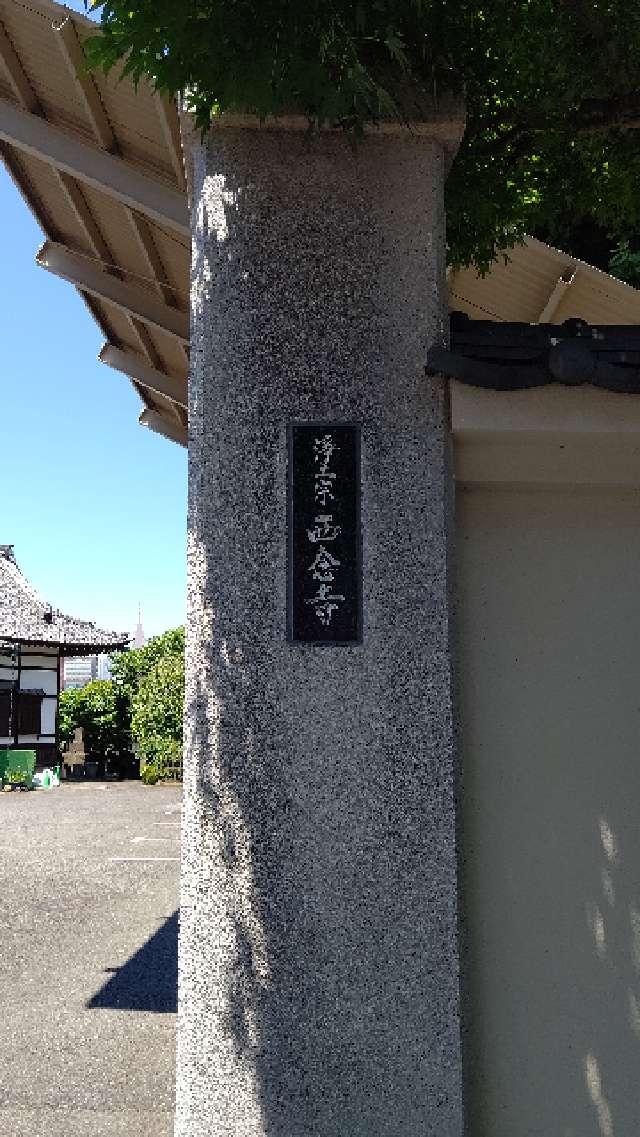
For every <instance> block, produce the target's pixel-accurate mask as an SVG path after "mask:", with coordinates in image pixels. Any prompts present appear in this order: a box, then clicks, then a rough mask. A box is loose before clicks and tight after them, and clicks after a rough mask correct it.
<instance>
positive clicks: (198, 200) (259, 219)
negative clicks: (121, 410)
mask: <svg viewBox="0 0 640 1137" xmlns="http://www.w3.org/2000/svg"><path fill="white" fill-rule="evenodd" d="M296 127H297V124H296V123H295V122H293V121H292V122H288V123H282V124H280V125H279V126H278V127H275V128H273V127H272V128H257V127H256V126H255V124H254V125H252V124H249V125H247V124H246V123H238V122H236V123H235V124H231V123H227V124H226V125H225V126H224V127H217V128H216V129H215V130H214V131H213V132H212V134H211V137H210V138H209V140H208V142H207V143H206V144H205V145H203V146H200V145H195V146H194V154H193V159H194V184H193V268H192V351H193V363H192V378H191V391H190V410H189V413H190V504H189V615H188V637H187V638H188V646H187V713H186V720H187V721H186V739H187V745H186V757H185V783H184V792H185V807H184V828H183V870H182V898H181V904H182V914H181V946H180V1010H179V1046H178V1084H177V1121H176V1134H177V1137H223V1135H224V1137H312V1135H313V1137H418V1135H420V1137H428V1135H431V1134H433V1135H434V1137H435V1135H436V1134H437V1137H461V1133H462V1120H461V1113H462V1107H461V1059H460V1040H459V995H458V949H457V930H456V925H457V912H456V895H457V887H456V840H455V802H454V780H455V758H454V741H453V732H454V730H453V722H452V704H451V691H450V686H451V663H450V652H449V637H450V617H449V605H448V584H449V582H448V554H447V537H448V526H449V507H450V503H449V486H450V479H449V474H448V468H447V448H448V438H447V429H448V428H447V393H446V390H445V388H444V385H443V384H442V383H441V382H440V381H438V380H435V381H434V380H432V379H431V380H429V379H427V378H425V375H424V362H425V356H426V352H427V349H428V347H429V346H430V345H431V344H432V343H434V342H436V341H437V342H440V341H442V340H443V338H444V336H445V334H446V333H445V327H446V324H445V317H446V312H445V296H444V284H445V243H444V214H443V183H444V176H445V168H446V166H447V165H448V158H447V151H448V150H449V152H450V151H451V150H453V149H454V147H455V143H456V141H457V138H458V137H459V135H460V131H461V123H460V122H459V121H458V122H454V121H450V122H446V121H443V120H439V121H436V120H435V119H434V122H433V123H432V124H431V125H425V124H421V125H420V126H419V127H416V128H415V130H414V131H413V132H408V131H406V130H403V131H400V130H391V129H389V130H388V132H383V131H380V132H377V133H372V134H370V135H367V136H366V137H365V138H364V139H363V140H362V141H361V142H360V143H359V144H357V145H356V146H353V145H352V143H351V142H350V141H349V139H348V138H346V137H345V136H343V135H342V134H339V133H329V132H327V133H322V134H320V135H316V136H310V135H308V134H307V133H306V132H305V131H304V130H302V129H299V128H298V129H297V128H296ZM292 422H298V423H299V422H303V423H304V422H311V423H314V424H318V432H319V433H318V434H317V436H316V435H314V432H313V431H312V432H311V435H313V437H312V438H311V442H312V443H313V442H314V441H315V442H316V443H318V444H321V443H322V438H324V437H325V436H326V434H327V428H326V425H323V424H326V423H332V424H345V423H347V424H352V427H351V429H352V432H353V437H354V438H355V437H356V435H357V434H358V433H359V436H360V454H359V456H356V457H355V458H354V454H355V450H354V451H353V453H352V454H351V459H350V460H352V461H355V462H356V463H357V464H359V466H360V471H361V537H362V616H363V626H362V641H361V642H349V643H347V644H336V643H333V644H329V645H327V644H320V645H317V644H315V643H307V642H303V643H301V642H290V640H288V639H287V550H288V544H287V541H288V534H287V527H288V514H287V470H288V458H287V456H288V446H289V439H288V433H289V424H290V423H292ZM329 433H330V432H329ZM339 441H340V439H339V437H338V435H334V436H333V443H331V444H330V449H331V454H330V455H329V457H330V463H329V465H328V466H327V465H325V466H324V467H323V470H324V473H325V474H327V475H330V474H331V473H332V472H333V471H334V467H332V465H331V462H333V461H338V463H339V461H340V460H341V459H340V457H339V456H338V458H336V454H335V453H334V451H335V447H336V446H337V445H338V443H339ZM326 452H327V451H326V444H325V451H324V457H325V458H326ZM335 469H336V470H337V469H339V465H338V466H335ZM330 484H331V483H329V486H330ZM331 507H332V502H331V497H330V496H329V497H327V496H326V495H325V498H324V504H323V506H322V508H321V507H319V516H321V517H324V518H325V519H326V518H327V517H330V518H331V517H333V519H334V520H335V519H336V518H335V516H334V515H333V514H332V513H331ZM321 524H323V525H324V526H325V529H324V534H325V536H327V535H328V534H329V532H330V530H329V528H327V526H328V524H329V523H328V522H327V521H326V520H325V521H324V522H321ZM309 540H311V538H309ZM328 540H330V538H328ZM324 547H325V551H327V552H331V549H332V548H333V547H332V546H331V545H330V544H328V543H326V542H325V546H324ZM335 548H337V546H336V547H335ZM316 549H317V545H316V546H314V548H313V549H311V545H310V546H309V550H310V552H311V553H315V551H316ZM338 559H339V558H337V557H336V558H334V560H338ZM325 562H326V563H324V568H323V566H322V565H321V569H322V571H323V572H325V573H326V572H327V567H328V566H329V569H330V566H331V562H330V561H328V562H327V561H326V558H325ZM311 564H312V559H310V560H309V570H310V569H311ZM312 575H313V574H312ZM328 579H329V580H331V579H332V577H331V573H330V572H329V577H328ZM323 580H324V582H325V583H326V577H325V578H323V577H322V576H321V579H320V581H319V582H318V588H320V584H322V583H323ZM352 583H353V582H351V584H352ZM310 586H311V578H310ZM313 587H315V584H314V585H313ZM348 587H351V585H350V584H349V582H347V584H345V583H344V582H340V580H337V581H334V583H333V584H331V585H329V590H331V589H333V591H332V592H331V591H330V595H331V596H336V595H337V596H338V597H340V596H343V597H344V596H345V595H346V589H347V588H348ZM313 595H315V594H313V593H309V597H310V598H311V599H313ZM317 595H319V596H320V597H323V596H324V597H325V598H326V597H327V596H328V595H329V593H328V592H327V590H325V591H324V592H320V593H318V594H317ZM351 599H353V597H352V598H351ZM302 603H303V604H305V603H306V601H305V600H304V598H303V601H302ZM335 604H336V608H335V610H331V611H330V612H327V610H326V608H325V609H322V606H321V605H320V603H319V601H318V603H317V605H314V603H311V604H310V606H309V613H312V612H315V607H316V606H317V607H318V608H319V610H321V612H323V613H324V615H323V616H322V620H325V621H326V619H327V616H328V617H329V623H330V621H331V619H332V618H334V617H335V618H338V617H337V612H338V609H339V607H340V601H339V599H338V600H336V601H335ZM302 610H303V611H307V609H306V608H304V609H302ZM318 619H320V614H318ZM321 622H322V621H321ZM324 626H325V627H326V626H327V625H326V623H325V624H324ZM321 634H322V629H321Z"/></svg>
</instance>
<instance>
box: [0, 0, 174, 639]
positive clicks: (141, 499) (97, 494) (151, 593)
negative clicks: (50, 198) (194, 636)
mask: <svg viewBox="0 0 640 1137" xmlns="http://www.w3.org/2000/svg"><path fill="white" fill-rule="evenodd" d="M69 6H70V7H71V6H72V7H74V8H76V9H77V10H78V11H82V10H83V6H82V3H81V0H80V2H75V3H73V4H70V5H69ZM0 218H1V225H2V272H1V273H0V333H1V338H0V343H1V354H0V391H1V399H0V446H1V448H2V456H3V469H4V477H3V486H4V493H3V494H2V502H1V504H0V521H1V524H0V543H2V544H5V543H6V544H13V545H15V553H16V557H17V559H18V562H19V564H20V565H21V567H22V568H23V570H24V572H25V573H26V575H27V576H28V577H29V579H30V580H31V581H32V583H33V584H34V585H35V586H36V587H37V588H38V589H39V590H40V591H41V592H42V593H43V594H44V595H45V596H46V597H47V599H48V600H49V601H51V603H52V604H54V606H56V607H59V608H62V609H63V610H64V611H66V612H69V613H71V614H73V615H76V616H80V617H82V618H85V619H91V620H95V621H96V622H97V623H98V624H101V625H102V626H104V627H106V628H109V629H115V630H118V631H119V630H132V629H133V627H134V625H135V622H136V618H137V607H138V602H140V603H141V604H142V610H143V622H144V626H145V632H146V633H147V634H148V635H152V634H156V633H158V632H161V631H163V630H164V629H165V628H169V627H174V626H175V625H177V624H179V623H182V622H183V620H184V596H185V532H186V465H187V463H186V451H185V450H184V449H183V448H182V447H179V446H176V445H175V444H174V443H171V442H168V441H166V440H165V439H163V438H160V437H159V436H158V435H155V434H152V433H151V431H149V430H146V429H144V428H143V427H140V426H138V423H137V417H138V413H139V410H140V400H139V399H138V397H137V395H136V394H135V392H134V391H133V389H132V388H131V386H130V384H129V382H128V380H127V379H126V378H125V377H124V376H121V375H120V374H119V373H118V372H116V371H112V370H111V369H110V368H108V367H105V366H104V365H103V364H100V363H98V362H97V359H96V357H97V354H98V351H99V350H100V347H101V345H102V337H101V335H100V331H99V330H98V328H97V326H96V325H95V324H94V322H93V320H92V319H91V317H90V315H89V313H88V311H87V310H86V308H85V306H84V304H83V303H82V301H81V300H80V297H79V296H78V294H77V293H76V291H75V289H73V288H72V287H71V286H70V285H69V284H65V283H64V282H63V281H60V280H58V279H56V278H55V277H53V276H52V275H51V274H49V273H47V272H45V271H44V270H43V269H40V268H37V267H36V265H35V263H34V257H35V254H36V252H37V250H38V248H39V246H40V245H41V244H42V241H43V240H44V238H43V236H42V234H41V232H40V230H39V228H38V226H37V224H36V222H35V221H34V220H33V218H32V217H31V214H30V213H29V211H28V209H27V207H26V205H25V204H24V203H23V201H22V198H21V197H20V195H19V194H18V192H17V190H16V189H15V187H14V185H13V183H12V182H11V181H10V180H9V178H8V176H7V175H6V173H5V172H4V169H3V168H1V167H0Z"/></svg>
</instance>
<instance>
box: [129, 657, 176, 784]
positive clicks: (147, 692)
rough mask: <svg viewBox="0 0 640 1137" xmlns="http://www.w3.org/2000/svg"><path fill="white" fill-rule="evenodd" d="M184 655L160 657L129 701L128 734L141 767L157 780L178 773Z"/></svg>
mask: <svg viewBox="0 0 640 1137" xmlns="http://www.w3.org/2000/svg"><path fill="white" fill-rule="evenodd" d="M183 700H184V653H183V652H175V651H171V652H168V653H167V654H165V655H163V656H161V657H160V658H159V659H158V660H157V662H156V663H155V664H154V665H153V667H152V668H151V670H150V671H148V672H147V674H146V675H145V676H144V678H143V679H142V681H141V683H140V686H139V688H138V692H137V694H136V696H135V698H134V700H133V705H132V718H131V733H132V735H133V738H134V739H135V742H136V745H137V749H138V753H139V755H140V758H141V760H142V761H143V762H144V763H145V764H149V765H152V766H155V767H156V769H157V771H158V773H159V775H160V776H161V777H166V776H167V774H170V773H173V774H174V775H178V776H181V773H182V707H183Z"/></svg>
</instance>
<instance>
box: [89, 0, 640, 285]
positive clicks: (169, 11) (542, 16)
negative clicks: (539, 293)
mask: <svg viewBox="0 0 640 1137" xmlns="http://www.w3.org/2000/svg"><path fill="white" fill-rule="evenodd" d="M89 6H90V7H92V8H93V9H99V10H100V18H101V25H102V29H101V35H98V36H95V37H92V40H91V42H90V48H89V53H90V62H91V63H92V65H94V66H102V67H104V68H106V69H108V68H110V67H112V66H113V65H114V64H116V63H120V62H121V61H124V70H125V72H126V73H128V74H130V75H132V76H133V78H134V79H139V78H141V77H142V76H147V77H149V78H150V79H151V80H152V82H153V83H154V84H155V85H156V86H157V87H158V88H159V89H160V90H163V91H167V92H171V93H177V92H179V91H186V92H188V99H189V102H190V105H191V107H192V109H193V110H194V111H195V114H196V116H197V121H198V122H199V124H200V126H202V127H203V128H207V127H208V125H209V124H210V122H211V120H212V117H214V116H215V115H216V114H217V113H218V112H220V111H225V110H231V111H234V110H242V111H249V112H253V113H256V114H257V115H259V116H261V117H263V118H264V117H266V116H267V115H270V114H277V113H279V112H285V111H291V110H298V111H300V112H302V113H304V114H306V115H308V116H309V119H310V121H312V122H316V123H317V122H323V123H325V122H328V123H331V124H341V125H343V126H344V127H345V128H347V129H350V130H354V131H356V132H357V131H359V130H360V129H361V128H362V127H363V125H364V124H365V123H372V122H373V123H375V122H378V121H379V120H380V119H382V118H388V117H396V118H397V119H399V120H401V121H406V120H409V119H411V118H415V117H416V116H419V114H420V107H421V106H422V105H424V101H425V98H431V97H432V96H433V95H435V96H436V99H437V98H438V95H439V93H440V92H443V91H451V92H453V93H457V94H462V93H464V97H465V101H466V107H467V130H466V135H465V139H464V141H463V144H462V146H461V148H460V152H459V155H458V158H457V160H456V162H455V164H454V167H453V170H452V172H451V174H450V176H449V181H448V187H447V212H448V242H449V252H450V262H451V263H452V264H453V265H454V266H458V265H464V264H469V263H475V264H476V265H477V266H478V267H480V268H481V269H483V270H484V269H486V268H487V267H488V265H489V264H490V262H491V261H492V260H493V259H494V257H495V256H496V254H497V253H498V252H499V251H500V250H502V249H505V248H508V247H509V246H511V245H513V244H514V243H516V242H517V241H518V240H520V239H521V238H522V236H523V234H524V233H525V232H527V231H528V232H532V231H533V232H535V231H537V230H538V231H540V232H544V234H545V236H546V237H547V238H548V239H551V240H555V241H556V242H557V243H560V244H564V245H565V246H570V238H571V232H572V227H573V226H574V225H575V224H576V223H577V222H579V221H580V220H583V219H589V220H591V221H592V222H595V224H597V225H598V226H599V227H601V228H602V229H604V230H605V231H606V233H607V234H608V235H609V236H610V239H611V244H612V245H613V244H615V243H617V242H619V241H624V240H628V239H629V238H630V237H631V236H632V234H633V233H634V231H637V230H639V229H640V194H638V193H637V185H638V182H639V176H640V147H639V144H638V141H637V134H636V133H635V128H636V127H638V126H639V125H640V5H639V4H637V3H632V2H630V0H486V3H484V4H481V3H479V2H478V0H476V2H469V0H355V2H354V0H179V2H176V0H136V3H135V4H133V3H131V0H106V2H104V3H103V2H102V0H89Z"/></svg>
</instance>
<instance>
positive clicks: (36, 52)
mask: <svg viewBox="0 0 640 1137" xmlns="http://www.w3.org/2000/svg"><path fill="white" fill-rule="evenodd" d="M95 30H96V26H95V24H94V23H92V22H91V21H90V20H88V19H87V18H85V17H83V16H80V15H78V14H77V13H75V12H72V11H70V10H69V9H67V8H65V7H64V6H63V5H61V4H57V3H55V2H54V0H0V159H2V161H3V162H4V164H5V167H6V168H7V170H8V172H9V174H10V176H11V177H12V179H13V180H14V182H15V183H16V185H17V187H18V189H19V190H20V192H21V193H22V195H23V197H24V198H25V200H26V202H27V204H28V206H29V208H30V209H31V211H32V213H33V214H34V216H35V217H36V219H37V220H38V222H39V224H40V226H41V228H42V230H43V232H44V235H45V237H46V242H45V244H44V245H43V247H42V248H41V250H40V252H39V253H38V255H37V263H38V265H40V267H42V268H44V269H45V270H46V271H48V272H51V273H54V274H55V275H57V276H59V277H61V278H62V279H64V280H67V281H69V282H70V283H71V284H73V285H74V286H75V287H76V288H77V290H78V292H79V293H80V295H81V296H82V298H83V300H84V302H85V304H86V305H87V307H88V309H89V311H90V312H91V314H92V315H93V317H94V319H95V320H96V322H97V323H98V325H99V327H100V329H101V330H102V332H103V334H104V337H105V341H106V342H105V344H104V347H103V348H102V350H101V352H100V359H101V361H102V362H104V363H106V364H107V365H108V367H110V368H112V369H115V370H117V371H119V372H121V373H122V374H124V375H126V376H127V377H128V378H129V379H130V381H131V383H132V384H133V386H134V388H135V390H136V391H137V392H138V394H139V396H140V398H141V400H142V403H143V409H142V413H141V415H140V422H141V424H142V425H144V426H147V427H148V428H149V429H151V430H153V431H157V432H158V433H159V434H161V435H163V436H164V437H166V438H168V439H170V440H172V441H174V442H178V443H180V444H182V445H186V441H187V375H188V369H189V327H188V313H189V290H190V281H189V267H190V236H189V217H188V200H187V198H188V194H187V178H186V175H185V166H184V162H183V153H182V143H181V133H180V122H179V116H178V111H177V108H176V106H175V104H174V102H173V101H171V100H169V99H167V98H165V97H164V96H161V95H159V94H157V93H156V92H154V91H153V90H152V88H151V86H150V84H148V83H146V82H144V81H143V82H141V83H139V84H138V86H137V87H134V85H133V83H132V82H131V80H130V79H128V78H125V79H122V81H120V72H118V70H117V69H116V70H114V71H113V72H112V73H111V74H110V75H108V76H104V75H103V74H102V73H91V72H89V71H88V70H87V69H86V67H85V62H84V49H83V44H84V41H85V40H86V38H87V36H88V35H91V34H94V33H95ZM448 284H449V294H450V307H451V308H453V309H458V310H461V311H463V312H466V313H467V315H469V316H471V317H473V318H474V319H481V320H486V319H489V320H493V321H507V322H513V321H518V322H520V323H527V324H539V323H545V322H550V321H552V320H553V321H554V322H555V323H562V322H563V321H564V320H566V319H569V318H572V317H573V318H579V319H582V320H585V321H587V322H588V323H590V324H593V325H597V326H601V325H610V324H624V325H640V292H638V291H637V290H636V289H633V288H630V287H629V286H628V285H625V284H622V283H621V282H620V281H617V280H614V279H613V278H612V277H610V276H607V274H606V273H603V272H599V271H598V270H597V269H594V268H592V267H591V266H590V265H587V264H585V263H584V262H581V261H578V260H577V259H576V258H574V257H571V256H569V255H568V254H566V253H563V252H561V251H560V250H558V249H553V248H550V247H549V246H548V245H545V244H543V243H542V242H540V241H536V240H534V239H533V238H527V240H526V243H525V244H524V245H523V246H519V247H517V248H515V249H513V250H511V251H510V253H509V254H508V257H507V258H500V259H499V260H498V261H497V262H496V264H495V265H494V266H493V267H492V269H491V271H490V272H489V273H488V274H487V275H486V276H484V277H481V276H479V275H478V274H477V273H475V272H473V271H472V270H465V271H463V272H458V273H454V274H451V275H450V277H449V281H448ZM105 374H106V373H105ZM453 411H454V416H453V426H454V431H455V430H456V418H455V414H456V411H455V400H454V408H453Z"/></svg>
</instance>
